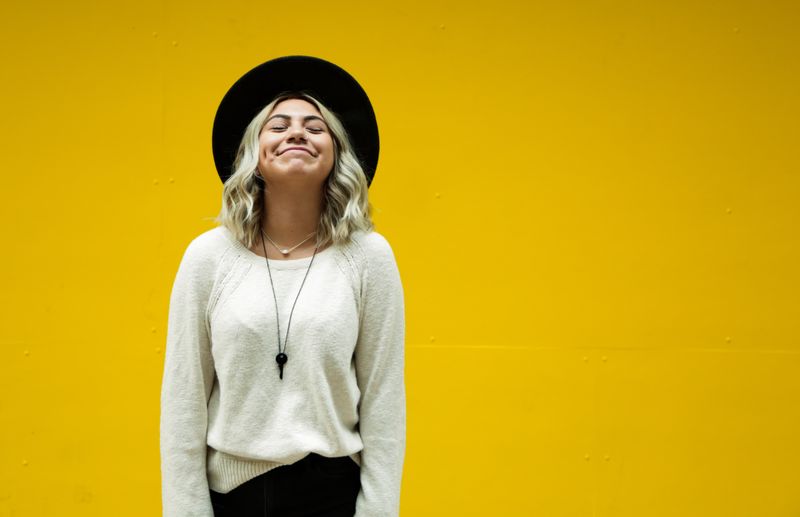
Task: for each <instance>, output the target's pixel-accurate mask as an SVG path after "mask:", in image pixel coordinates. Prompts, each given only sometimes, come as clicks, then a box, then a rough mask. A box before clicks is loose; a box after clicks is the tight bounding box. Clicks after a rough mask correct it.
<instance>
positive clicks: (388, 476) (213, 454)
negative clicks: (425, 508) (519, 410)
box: [160, 226, 406, 517]
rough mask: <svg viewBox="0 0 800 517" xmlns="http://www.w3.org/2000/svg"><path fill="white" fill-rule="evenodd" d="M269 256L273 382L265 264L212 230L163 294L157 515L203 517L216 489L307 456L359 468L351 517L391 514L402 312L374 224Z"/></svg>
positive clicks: (399, 437) (401, 416)
mask: <svg viewBox="0 0 800 517" xmlns="http://www.w3.org/2000/svg"><path fill="white" fill-rule="evenodd" d="M310 261H311V257H305V258H300V259H293V260H279V259H277V260H274V259H270V261H269V265H270V270H271V272H272V280H273V283H274V285H275V295H276V296H277V299H278V313H279V316H280V336H281V343H284V340H285V339H286V337H287V336H286V333H287V330H288V332H289V334H288V343H287V345H286V350H285V352H286V354H287V355H288V358H289V359H288V362H287V363H286V365H285V366H284V373H283V379H282V380H281V379H280V378H279V376H278V365H277V363H276V361H275V356H276V355H277V353H278V344H277V342H276V340H277V328H276V321H275V302H274V299H273V295H272V290H271V288H270V281H269V276H268V270H267V264H266V259H265V258H264V257H261V256H259V255H256V254H255V253H253V252H252V251H250V250H248V249H247V248H246V247H245V246H244V245H243V244H242V243H240V242H239V241H238V240H236V239H235V238H234V237H233V234H232V233H231V232H230V231H228V230H227V229H226V228H225V227H223V226H219V227H216V228H214V229H212V230H209V231H206V232H204V233H202V234H201V235H199V236H197V237H196V238H195V239H194V240H192V241H191V242H190V243H189V245H188V246H187V248H186V251H185V253H184V255H183V258H182V260H181V263H180V266H179V268H178V271H177V274H176V276H175V281H174V284H173V287H172V292H171V295H170V306H169V319H168V328H167V348H166V357H165V362H164V375H163V380H162V388H161V421H160V433H161V475H162V504H163V515H164V516H165V517H190V516H198V517H213V510H212V507H211V498H210V495H209V488H210V489H211V490H214V491H216V492H221V493H227V492H230V491H231V490H233V489H234V488H235V487H237V486H239V485H241V484H242V483H244V482H245V481H248V480H249V479H252V478H254V477H256V476H258V475H260V474H263V473H264V472H267V471H269V470H271V469H273V468H276V467H280V466H281V465H287V464H291V463H294V462H296V461H298V460H300V459H302V458H303V457H305V456H306V455H307V454H309V453H310V452H316V453H318V454H321V455H323V456H331V457H333V456H346V455H349V456H351V457H352V458H353V459H354V460H355V461H356V462H357V463H359V464H360V465H361V491H360V493H359V494H358V499H357V501H356V513H355V517H396V516H397V515H398V514H399V507H400V482H401V477H402V472H403V461H404V456H405V432H406V397H405V385H404V371H403V370H404V334H405V315H404V304H403V288H402V284H401V281H400V275H399V271H398V268H397V263H396V261H395V258H394V254H393V252H392V248H391V247H390V245H389V243H388V242H387V241H386V239H385V238H384V237H383V236H382V235H380V234H379V233H377V232H375V231H371V232H361V231H359V232H356V233H355V234H353V236H352V240H351V242H350V243H349V244H347V245H343V246H340V245H337V246H330V247H328V248H326V249H324V250H322V251H321V252H318V253H317V255H316V257H314V261H313V264H312V265H311V269H310V271H309V273H308V277H307V278H306V280H305V284H304V285H303V288H302V291H301V292H300V295H299V298H297V304H296V306H295V308H294V313H293V315H292V317H291V326H289V325H288V323H289V313H290V311H291V310H292V305H293V303H294V301H295V297H296V296H297V293H298V289H299V288H300V284H301V282H303V276H304V275H305V273H306V269H307V267H308V264H309V262H310Z"/></svg>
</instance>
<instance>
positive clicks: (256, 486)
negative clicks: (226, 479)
mask: <svg viewBox="0 0 800 517" xmlns="http://www.w3.org/2000/svg"><path fill="white" fill-rule="evenodd" d="M360 490H361V469H360V468H359V466H358V463H356V462H355V461H353V460H352V459H351V458H350V457H349V456H342V457H340V458H326V457H325V456H320V455H319V454H315V453H313V452H312V453H311V454H309V455H308V456H306V457H305V458H303V459H302V460H300V461H298V462H296V463H293V464H291V465H283V466H280V467H276V468H274V469H272V470H270V471H268V472H265V473H264V474H261V475H260V476H257V477H255V478H253V479H251V480H249V481H247V482H246V483H243V484H242V485H239V486H238V487H236V488H234V489H233V490H231V491H230V492H228V493H227V494H220V493H218V492H214V491H213V490H210V492H211V505H212V506H213V508H214V517H353V515H354V514H355V511H356V497H358V492H359V491H360Z"/></svg>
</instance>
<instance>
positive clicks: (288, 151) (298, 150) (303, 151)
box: [281, 149, 311, 154]
mask: <svg viewBox="0 0 800 517" xmlns="http://www.w3.org/2000/svg"><path fill="white" fill-rule="evenodd" d="M292 151H297V152H301V153H307V154H311V152H310V151H306V150H305V149H287V150H285V151H283V153H281V154H286V153H291V152H292Z"/></svg>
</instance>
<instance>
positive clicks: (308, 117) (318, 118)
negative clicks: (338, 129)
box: [267, 113, 325, 124]
mask: <svg viewBox="0 0 800 517" xmlns="http://www.w3.org/2000/svg"><path fill="white" fill-rule="evenodd" d="M276 117H280V118H285V119H286V120H291V117H290V116H289V115H284V114H282V113H278V114H277V115H272V116H271V117H270V118H268V119H267V122H269V121H270V120H272V119H274V118H276ZM315 119H316V120H319V121H321V122H322V123H323V124H324V123H325V119H323V118H322V117H318V116H316V115H306V116H305V117H303V121H304V122H308V121H309V120H315Z"/></svg>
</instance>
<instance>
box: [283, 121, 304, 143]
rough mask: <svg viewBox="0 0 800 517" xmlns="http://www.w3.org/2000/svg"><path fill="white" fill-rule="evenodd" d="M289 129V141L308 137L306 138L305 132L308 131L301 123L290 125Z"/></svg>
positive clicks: (302, 139)
mask: <svg viewBox="0 0 800 517" xmlns="http://www.w3.org/2000/svg"><path fill="white" fill-rule="evenodd" d="M287 131H288V133H289V136H288V140H289V141H296V140H300V141H304V140H305V139H306V138H305V134H306V133H305V130H304V129H303V126H302V125H300V126H298V125H296V124H295V125H292V126H290V127H289V129H288V130H287Z"/></svg>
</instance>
